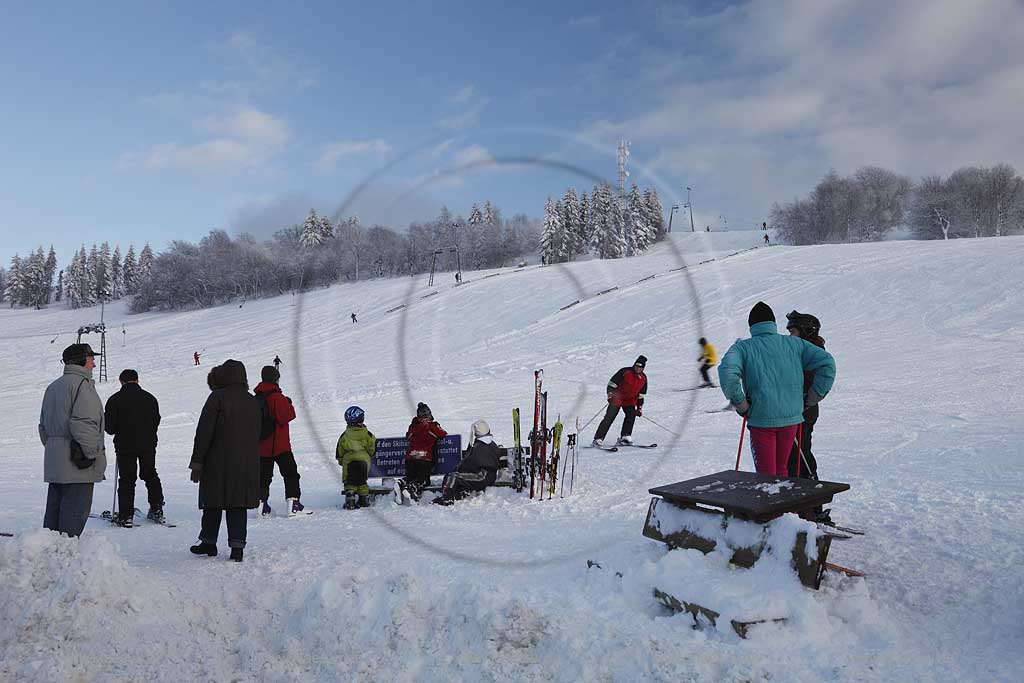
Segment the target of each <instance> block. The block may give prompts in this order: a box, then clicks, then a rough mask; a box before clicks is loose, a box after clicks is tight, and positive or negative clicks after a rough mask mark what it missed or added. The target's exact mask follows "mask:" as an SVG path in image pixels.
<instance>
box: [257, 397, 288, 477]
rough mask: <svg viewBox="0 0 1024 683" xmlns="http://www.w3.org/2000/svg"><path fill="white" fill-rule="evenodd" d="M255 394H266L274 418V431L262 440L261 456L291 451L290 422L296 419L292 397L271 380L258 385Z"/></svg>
mask: <svg viewBox="0 0 1024 683" xmlns="http://www.w3.org/2000/svg"><path fill="white" fill-rule="evenodd" d="M255 394H256V395H257V396H265V397H266V401H267V410H269V411H270V417H271V419H273V420H274V425H275V427H274V433H273V434H271V435H270V436H268V437H267V438H265V439H261V440H260V457H261V458H272V457H274V456H275V455H281V454H282V453H291V451H292V441H291V437H290V435H289V432H288V423H289V422H291V421H292V420H294V419H295V408H294V407H292V401H291V399H290V398H288V397H287V396H285V395H284V394H282V393H281V387H279V386H277V385H276V384H271V383H270V382H260V383H259V384H257V385H256V389H255Z"/></svg>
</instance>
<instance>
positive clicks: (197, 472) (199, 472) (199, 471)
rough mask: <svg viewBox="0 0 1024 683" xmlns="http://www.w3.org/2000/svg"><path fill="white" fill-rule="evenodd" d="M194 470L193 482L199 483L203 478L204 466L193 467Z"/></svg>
mask: <svg viewBox="0 0 1024 683" xmlns="http://www.w3.org/2000/svg"><path fill="white" fill-rule="evenodd" d="M190 467H191V468H192V477H191V478H192V481H194V482H195V483H197V484H198V483H199V480H200V479H202V477H203V466H202V465H191V466H190Z"/></svg>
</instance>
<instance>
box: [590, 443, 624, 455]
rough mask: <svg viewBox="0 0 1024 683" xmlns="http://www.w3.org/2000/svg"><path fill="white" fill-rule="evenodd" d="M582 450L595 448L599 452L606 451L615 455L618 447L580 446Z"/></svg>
mask: <svg viewBox="0 0 1024 683" xmlns="http://www.w3.org/2000/svg"><path fill="white" fill-rule="evenodd" d="M582 448H596V449H597V450H599V451H608V452H609V453H616V452H618V450H619V448H618V446H595V445H594V444H589V445H587V446H582Z"/></svg>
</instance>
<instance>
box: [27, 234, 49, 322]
mask: <svg viewBox="0 0 1024 683" xmlns="http://www.w3.org/2000/svg"><path fill="white" fill-rule="evenodd" d="M22 274H23V276H24V282H25V285H24V292H25V294H24V299H23V301H22V304H23V305H25V306H34V307H35V308H37V309H40V308H42V307H43V305H44V304H45V303H46V298H47V294H48V291H49V288H48V287H47V285H46V256H45V255H44V254H43V248H42V247H39V248H38V249H36V250H35V252H33V253H32V255H31V256H29V258H28V267H27V268H26V267H25V265H24V264H22Z"/></svg>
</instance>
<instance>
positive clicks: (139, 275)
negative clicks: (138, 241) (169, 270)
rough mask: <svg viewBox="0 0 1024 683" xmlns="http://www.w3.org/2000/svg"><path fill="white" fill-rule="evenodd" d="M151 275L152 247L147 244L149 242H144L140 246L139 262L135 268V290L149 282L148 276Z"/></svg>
mask: <svg viewBox="0 0 1024 683" xmlns="http://www.w3.org/2000/svg"><path fill="white" fill-rule="evenodd" d="M151 277H153V249H152V248H151V247H150V246H149V242H146V246H144V247H142V251H141V252H139V263H138V266H137V267H136V269H135V292H136V293H137V292H138V291H139V289H140V288H141V287H142V286H143V285H145V284H148V283H149V280H150V278H151Z"/></svg>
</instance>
